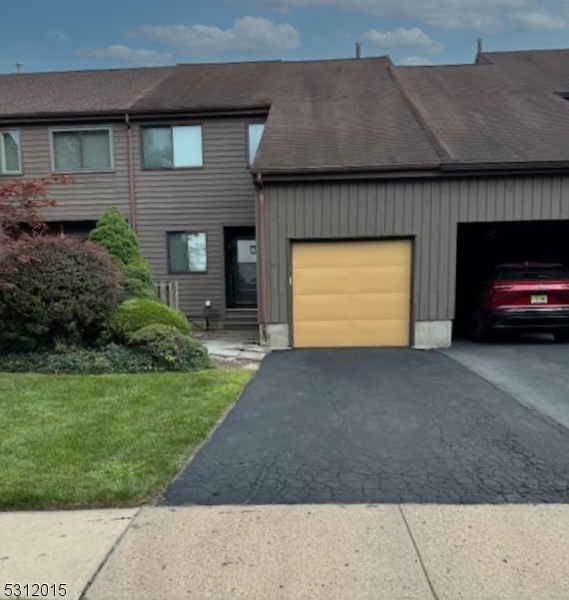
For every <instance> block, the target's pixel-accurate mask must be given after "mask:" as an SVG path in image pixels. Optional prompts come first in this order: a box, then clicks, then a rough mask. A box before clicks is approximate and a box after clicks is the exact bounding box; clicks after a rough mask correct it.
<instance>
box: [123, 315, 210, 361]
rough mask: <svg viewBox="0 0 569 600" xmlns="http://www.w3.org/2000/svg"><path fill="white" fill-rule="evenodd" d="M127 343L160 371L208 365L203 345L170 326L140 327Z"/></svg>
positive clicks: (207, 356)
mask: <svg viewBox="0 0 569 600" xmlns="http://www.w3.org/2000/svg"><path fill="white" fill-rule="evenodd" d="M129 344H130V346H131V347H134V348H137V349H139V350H141V351H143V352H144V353H146V354H147V355H148V356H149V357H150V358H151V359H152V361H153V362H154V364H155V365H156V367H157V368H158V369H160V370H165V371H195V370H200V369H207V368H209V367H210V366H211V363H210V360H209V355H208V353H207V349H206V348H205V346H204V345H203V344H202V343H200V342H198V341H197V340H194V339H192V338H191V337H189V336H187V335H184V334H183V333H181V332H180V331H178V330H177V329H176V328H175V327H172V326H170V325H148V326H147V327H143V328H142V329H140V330H138V331H137V332H136V333H134V334H133V335H132V336H131V338H130V342H129Z"/></svg>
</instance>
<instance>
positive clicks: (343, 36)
mask: <svg viewBox="0 0 569 600" xmlns="http://www.w3.org/2000/svg"><path fill="white" fill-rule="evenodd" d="M333 33H334V37H335V38H336V39H338V40H349V39H350V38H351V37H352V34H351V33H348V32H347V31H340V30H339V29H334V32H333Z"/></svg>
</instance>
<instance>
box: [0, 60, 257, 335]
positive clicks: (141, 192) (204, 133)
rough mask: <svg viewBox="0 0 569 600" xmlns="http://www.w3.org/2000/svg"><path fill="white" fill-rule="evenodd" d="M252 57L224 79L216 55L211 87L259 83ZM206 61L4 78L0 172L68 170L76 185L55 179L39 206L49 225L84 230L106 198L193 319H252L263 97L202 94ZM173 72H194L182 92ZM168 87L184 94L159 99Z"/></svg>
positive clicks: (19, 173) (90, 225) (246, 322)
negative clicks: (167, 101) (172, 101)
mask: <svg viewBox="0 0 569 600" xmlns="http://www.w3.org/2000/svg"><path fill="white" fill-rule="evenodd" d="M251 67H252V68H250V67H248V66H247V65H245V66H243V67H239V72H238V73H237V74H233V75H232V73H231V72H234V71H235V67H233V68H230V71H231V72H230V73H229V80H228V78H227V77H226V76H225V75H224V74H223V73H221V69H222V68H223V66H222V65H220V66H219V68H218V69H217V73H218V74H217V78H218V86H225V85H227V84H230V83H231V81H230V80H231V76H233V78H234V79H235V77H236V75H237V80H236V81H235V82H234V83H235V84H239V82H241V83H240V84H241V85H246V86H247V87H248V88H249V89H250V90H254V89H255V85H254V84H255V81H256V79H257V77H258V76H259V75H260V73H261V72H262V70H263V69H264V68H265V67H264V65H252V66H251ZM187 70H191V71H192V75H191V76H190V77H188V78H186V76H185V73H184V72H185V71H187ZM246 70H249V71H250V74H249V75H248V80H247V81H245V80H244V76H245V72H246ZM201 71H205V68H199V67H190V68H189V69H188V68H185V67H184V66H179V67H166V68H154V69H130V70H109V71H90V72H70V73H47V74H43V73H42V74H29V75H24V74H17V75H9V76H5V77H3V78H1V79H2V83H1V86H2V87H1V92H0V98H1V100H0V102H2V117H1V125H0V131H1V136H2V138H1V139H2V141H1V143H0V153H1V156H2V157H3V159H2V168H1V169H0V178H2V179H7V178H11V177H29V178H36V177H42V176H44V175H46V174H48V173H66V174H71V175H72V176H73V179H74V183H73V184H72V185H61V186H55V188H54V195H55V197H56V198H57V200H58V204H57V206H56V207H55V208H53V209H50V210H49V211H48V213H47V215H46V216H47V219H48V221H49V223H50V226H51V227H52V228H54V229H56V230H62V231H65V232H67V233H73V234H79V235H86V234H87V233H88V232H89V231H90V230H91V229H92V228H93V227H94V225H95V223H96V221H97V219H98V218H99V217H100V216H101V214H102V213H103V211H104V210H105V209H106V208H107V207H108V206H117V207H119V208H120V209H121V211H122V212H123V214H124V215H125V217H127V218H128V219H129V221H130V223H131V225H132V226H133V227H134V229H135V230H136V231H137V233H138V235H139V238H140V241H141V245H142V248H143V251H144V254H145V256H146V257H147V259H148V260H149V261H150V263H151V264H152V267H153V271H154V275H155V277H156V279H159V280H163V281H170V280H175V281H177V282H178V288H179V303H180V308H181V310H183V311H184V312H185V313H186V314H187V315H188V316H189V318H190V319H195V320H202V319H203V318H204V315H205V314H206V313H207V314H208V315H209V316H211V317H212V318H215V319H216V320H219V319H221V320H225V321H229V324H230V325H231V320H232V319H233V322H234V323H235V324H236V325H252V326H256V323H257V317H256V313H257V311H256V306H257V286H256V280H257V255H256V239H255V188H254V184H253V180H252V177H251V173H250V165H251V162H252V160H253V159H254V156H255V153H256V150H257V147H258V145H259V141H260V138H261V135H262V132H263V128H264V121H265V119H266V115H267V111H268V107H269V100H268V98H263V99H262V101H260V102H259V101H257V99H256V98H255V97H254V96H255V94H252V93H250V92H247V88H246V87H243V90H244V97H243V100H241V102H240V103H239V102H237V103H236V102H235V100H233V105H231V103H228V102H227V94H226V97H225V98H224V97H223V94H218V93H217V92H215V93H214V94H213V96H211V97H210V98H208V99H206V101H205V103H204V102H203V99H200V97H199V87H198V85H197V81H199V80H200V79H201V78H202V77H203V76H204V73H202V72H201ZM174 73H179V74H177V75H176V78H177V79H180V78H182V79H183V80H186V79H188V80H189V81H190V82H191V91H190V92H189V99H187V100H184V101H182V102H180V98H181V97H182V96H180V95H179V92H180V90H177V89H174V87H173V85H172V83H170V81H169V78H171V76H172V75H173V74H174ZM205 75H206V76H207V72H206V73H205ZM212 83H213V82H212V81H211V80H210V81H209V82H208V85H207V91H208V92H209V93H210V94H211V91H212V89H211V86H212ZM156 86H160V89H157V87H156ZM257 87H258V86H257ZM233 89H235V86H234V88H233ZM164 90H166V91H164ZM170 92H172V93H174V94H176V96H175V98H177V99H178V102H179V105H178V106H177V107H175V108H174V109H170V108H168V109H167V110H163V109H162V108H161V104H160V94H163V93H165V94H166V97H168V98H170V97H171V93H170ZM183 93H184V94H188V91H186V90H184V91H183ZM153 94H154V95H153ZM186 97H188V96H186ZM252 97H253V99H251V98H252ZM143 99H144V102H142V100H143ZM206 306H207V307H208V309H207V311H206V310H205V309H206Z"/></svg>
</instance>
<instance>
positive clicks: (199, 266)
mask: <svg viewBox="0 0 569 600" xmlns="http://www.w3.org/2000/svg"><path fill="white" fill-rule="evenodd" d="M168 263H169V264H168V267H169V271H170V273H206V272H207V240H206V234H205V233H204V232H195V231H183V232H170V233H168Z"/></svg>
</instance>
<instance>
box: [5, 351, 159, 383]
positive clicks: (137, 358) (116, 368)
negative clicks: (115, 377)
mask: <svg viewBox="0 0 569 600" xmlns="http://www.w3.org/2000/svg"><path fill="white" fill-rule="evenodd" d="M157 370H159V369H158V368H157V367H156V365H155V364H154V361H153V360H152V358H151V357H150V356H148V355H147V354H145V353H144V352H138V351H137V350H135V349H134V348H125V347H123V346H117V345H115V344H111V345H109V346H107V347H106V348H103V349H101V350H87V349H76V350H69V351H66V352H25V353H17V354H16V353H15V354H1V355H0V371H3V372H7V373H44V374H56V373H69V374H77V375H103V374H106V373H143V372H145V371H157Z"/></svg>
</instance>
